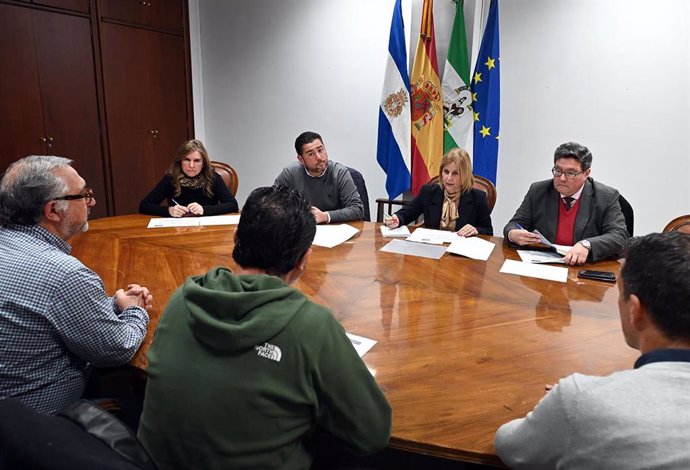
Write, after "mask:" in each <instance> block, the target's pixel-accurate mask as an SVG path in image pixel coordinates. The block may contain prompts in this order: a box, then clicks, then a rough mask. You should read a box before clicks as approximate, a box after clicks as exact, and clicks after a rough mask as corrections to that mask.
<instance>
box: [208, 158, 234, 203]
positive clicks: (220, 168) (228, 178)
mask: <svg viewBox="0 0 690 470" xmlns="http://www.w3.org/2000/svg"><path fill="white" fill-rule="evenodd" d="M211 166H213V169H214V170H215V171H216V173H218V174H219V175H220V177H221V178H223V182H224V183H225V186H227V187H228V189H229V190H230V193H231V194H232V196H233V197H235V195H236V194H237V188H238V187H239V185H240V178H239V176H237V172H236V171H235V169H234V168H233V167H231V166H230V165H228V164H227V163H224V162H211Z"/></svg>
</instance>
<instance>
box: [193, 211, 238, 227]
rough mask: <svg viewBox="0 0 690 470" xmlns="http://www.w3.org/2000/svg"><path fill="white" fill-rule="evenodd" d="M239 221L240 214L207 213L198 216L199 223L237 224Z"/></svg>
mask: <svg viewBox="0 0 690 470" xmlns="http://www.w3.org/2000/svg"><path fill="white" fill-rule="evenodd" d="M239 223H240V214H229V215H209V216H207V217H199V225H204V226H206V225H209V226H210V225H237V224H239Z"/></svg>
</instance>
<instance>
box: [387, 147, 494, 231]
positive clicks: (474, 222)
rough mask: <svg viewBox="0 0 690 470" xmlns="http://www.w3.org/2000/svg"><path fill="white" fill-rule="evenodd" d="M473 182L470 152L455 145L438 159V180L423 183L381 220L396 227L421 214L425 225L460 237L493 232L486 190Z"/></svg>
mask: <svg viewBox="0 0 690 470" xmlns="http://www.w3.org/2000/svg"><path fill="white" fill-rule="evenodd" d="M473 185H474V177H473V176H472V162H471V161H470V156H469V155H468V154H467V152H466V151H465V150H463V149H460V148H454V149H452V150H450V151H449V152H448V153H447V154H445V155H444V156H443V159H441V165H440V170H439V180H438V182H434V183H429V184H426V185H424V186H422V189H421V190H420V191H419V194H418V195H417V197H415V198H414V199H413V200H412V201H410V203H409V204H408V205H406V206H405V207H403V208H402V209H400V210H399V211H398V212H396V213H395V214H394V215H393V216H392V217H390V218H388V219H386V220H384V224H385V225H386V226H387V227H390V228H395V227H398V226H400V225H407V224H409V223H411V222H414V221H415V220H416V219H417V218H418V217H419V216H420V215H422V214H424V226H425V227H427V228H433V229H440V230H450V231H453V232H458V235H460V236H463V237H472V236H474V235H477V234H478V233H481V234H482V235H493V234H494V230H493V227H492V226H491V214H490V211H489V206H488V204H487V202H486V194H485V193H484V191H481V190H479V189H474V187H473Z"/></svg>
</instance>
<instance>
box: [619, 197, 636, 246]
mask: <svg viewBox="0 0 690 470" xmlns="http://www.w3.org/2000/svg"><path fill="white" fill-rule="evenodd" d="M618 204H619V205H620V206H621V212H623V217H625V228H626V229H628V235H630V236H631V237H632V236H633V228H635V213H634V212H633V208H632V206H631V205H630V203H629V202H628V201H627V199H625V198H624V197H623V196H622V195H621V194H619V195H618Z"/></svg>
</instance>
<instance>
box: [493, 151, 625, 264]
mask: <svg viewBox="0 0 690 470" xmlns="http://www.w3.org/2000/svg"><path fill="white" fill-rule="evenodd" d="M553 162H554V166H553V168H552V169H551V172H552V173H553V179H550V180H545V181H539V182H536V183H533V184H532V185H531V186H530V188H529V191H527V194H526V195H525V199H524V200H523V201H522V204H521V205H520V207H519V208H518V210H517V211H516V212H515V215H514V216H513V218H512V219H511V220H510V222H508V224H507V225H506V226H505V228H504V229H503V236H504V237H505V239H506V240H507V241H508V243H509V244H510V245H511V246H523V245H529V244H534V243H539V241H540V237H539V235H537V234H536V233H533V232H532V231H533V230H535V229H536V230H538V231H539V232H540V233H541V234H542V235H544V237H546V238H547V239H548V240H549V241H552V242H554V243H556V244H558V245H567V246H572V248H571V249H570V250H569V251H568V252H567V253H566V255H565V258H564V261H565V263H566V264H569V265H580V264H584V263H586V262H587V261H590V262H592V261H597V260H600V259H605V258H610V257H613V256H618V255H620V254H621V252H622V250H623V246H624V244H625V241H626V240H627V238H628V232H627V229H626V226H625V218H624V217H623V212H622V211H621V208H620V204H619V203H618V197H619V194H618V191H617V190H616V189H614V188H611V187H609V186H606V185H603V184H601V183H598V182H595V181H594V180H593V179H592V178H590V177H589V174H590V172H591V166H592V152H590V151H589V149H588V148H587V147H585V146H583V145H580V144H578V143H575V142H567V143H565V144H561V145H559V146H558V148H557V149H556V151H555V152H554V157H553Z"/></svg>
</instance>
